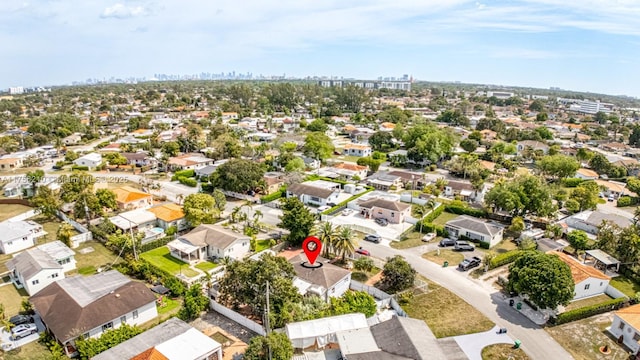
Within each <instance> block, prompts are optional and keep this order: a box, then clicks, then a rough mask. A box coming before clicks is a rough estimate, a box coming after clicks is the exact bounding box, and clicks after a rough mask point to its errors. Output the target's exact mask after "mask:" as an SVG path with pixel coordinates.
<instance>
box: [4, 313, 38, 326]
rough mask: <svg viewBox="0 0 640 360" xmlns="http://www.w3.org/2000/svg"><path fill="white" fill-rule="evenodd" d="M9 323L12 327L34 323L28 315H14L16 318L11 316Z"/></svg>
mask: <svg viewBox="0 0 640 360" xmlns="http://www.w3.org/2000/svg"><path fill="white" fill-rule="evenodd" d="M9 322H10V323H12V324H13V325H22V324H28V323H32V322H34V320H33V316H30V315H16V316H12V317H11V318H10V319H9Z"/></svg>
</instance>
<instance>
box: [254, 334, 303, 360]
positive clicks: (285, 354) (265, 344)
mask: <svg viewBox="0 0 640 360" xmlns="http://www.w3.org/2000/svg"><path fill="white" fill-rule="evenodd" d="M292 357H293V345H292V344H291V340H289V338H288V337H287V334H285V333H276V332H272V333H270V334H269V335H267V336H254V337H253V338H251V341H250V342H249V346H248V347H247V350H246V351H245V352H244V356H243V359H246V360H271V359H291V358H292Z"/></svg>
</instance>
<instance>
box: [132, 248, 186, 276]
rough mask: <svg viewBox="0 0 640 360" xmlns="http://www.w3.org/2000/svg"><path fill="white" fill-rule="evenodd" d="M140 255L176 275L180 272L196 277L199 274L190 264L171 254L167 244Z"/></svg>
mask: <svg viewBox="0 0 640 360" xmlns="http://www.w3.org/2000/svg"><path fill="white" fill-rule="evenodd" d="M140 257H142V258H143V259H145V260H147V261H148V262H150V263H151V264H153V265H155V266H157V267H159V268H160V269H163V270H166V271H168V272H169V273H171V274H174V275H177V274H180V273H181V274H183V275H184V276H187V277H194V276H197V275H198V273H197V272H196V271H195V270H193V269H190V268H189V264H187V263H186V262H184V261H181V260H178V259H176V258H175V257H173V256H171V254H170V253H169V248H167V247H166V246H162V247H159V248H157V249H153V250H150V251H147V252H145V253H143V254H142V255H140Z"/></svg>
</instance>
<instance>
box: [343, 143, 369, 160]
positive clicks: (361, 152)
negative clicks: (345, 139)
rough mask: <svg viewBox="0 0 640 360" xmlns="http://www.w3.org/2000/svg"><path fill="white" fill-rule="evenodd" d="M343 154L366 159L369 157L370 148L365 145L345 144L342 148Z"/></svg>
mask: <svg viewBox="0 0 640 360" xmlns="http://www.w3.org/2000/svg"><path fill="white" fill-rule="evenodd" d="M343 154H344V155H347V156H357V157H367V156H371V154H372V150H371V146H369V145H366V144H355V143H351V144H346V145H345V146H344V150H343Z"/></svg>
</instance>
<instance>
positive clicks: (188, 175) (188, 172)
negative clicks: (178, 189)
mask: <svg viewBox="0 0 640 360" xmlns="http://www.w3.org/2000/svg"><path fill="white" fill-rule="evenodd" d="M194 176H196V172H195V170H180V171H176V172H175V173H173V176H172V177H171V181H176V180H178V181H179V178H180V177H186V178H192V177H194Z"/></svg>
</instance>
